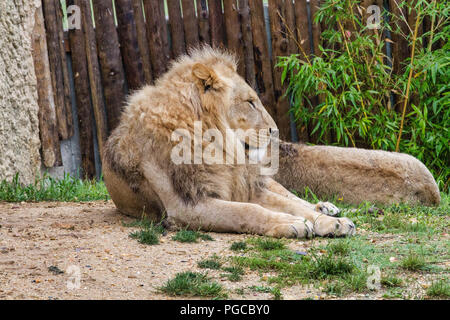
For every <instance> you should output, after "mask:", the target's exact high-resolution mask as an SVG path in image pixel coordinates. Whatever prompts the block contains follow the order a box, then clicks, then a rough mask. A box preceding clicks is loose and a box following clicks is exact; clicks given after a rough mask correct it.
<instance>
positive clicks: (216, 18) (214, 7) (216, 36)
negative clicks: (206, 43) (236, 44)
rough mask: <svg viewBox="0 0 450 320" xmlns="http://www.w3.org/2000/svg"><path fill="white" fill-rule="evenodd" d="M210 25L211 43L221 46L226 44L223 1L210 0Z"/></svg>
mask: <svg viewBox="0 0 450 320" xmlns="http://www.w3.org/2000/svg"><path fill="white" fill-rule="evenodd" d="M208 9H209V25H210V28H211V45H212V46H213V47H220V46H223V45H224V44H225V29H224V23H223V13H222V2H221V1H220V0H208Z"/></svg>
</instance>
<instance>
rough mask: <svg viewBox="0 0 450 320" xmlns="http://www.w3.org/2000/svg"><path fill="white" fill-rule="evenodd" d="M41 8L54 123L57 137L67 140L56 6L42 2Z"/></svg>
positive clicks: (67, 131) (50, 0)
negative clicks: (54, 114) (54, 113)
mask: <svg viewBox="0 0 450 320" xmlns="http://www.w3.org/2000/svg"><path fill="white" fill-rule="evenodd" d="M42 7H43V10H44V17H45V30H46V35H47V48H48V59H49V62H50V75H51V78H52V88H53V94H54V102H55V110H56V122H57V127H58V133H59V137H60V138H61V139H62V140H66V139H68V138H69V130H68V128H67V117H66V104H65V100H64V75H63V65H62V61H61V51H60V39H59V35H60V33H59V31H60V30H59V29H58V23H57V18H56V6H55V1H54V0H43V1H42Z"/></svg>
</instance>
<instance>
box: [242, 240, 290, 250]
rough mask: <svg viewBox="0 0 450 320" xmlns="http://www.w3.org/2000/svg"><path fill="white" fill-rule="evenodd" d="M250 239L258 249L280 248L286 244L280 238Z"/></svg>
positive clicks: (283, 247)
mask: <svg viewBox="0 0 450 320" xmlns="http://www.w3.org/2000/svg"><path fill="white" fill-rule="evenodd" d="M250 241H251V243H252V244H254V245H255V247H256V248H257V249H259V250H282V249H285V248H286V245H285V244H284V243H283V242H282V240H280V239H273V238H254V239H251V240H250Z"/></svg>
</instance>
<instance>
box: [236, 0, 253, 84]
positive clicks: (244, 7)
mask: <svg viewBox="0 0 450 320" xmlns="http://www.w3.org/2000/svg"><path fill="white" fill-rule="evenodd" d="M239 14H240V16H241V21H242V39H243V42H244V44H243V45H244V60H243V61H242V63H244V64H245V80H246V81H247V83H248V84H249V85H250V86H251V87H252V88H256V79H255V59H254V56H253V35H252V24H251V19H250V8H249V6H248V0H239Z"/></svg>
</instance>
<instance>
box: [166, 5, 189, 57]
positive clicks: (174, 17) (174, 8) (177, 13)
mask: <svg viewBox="0 0 450 320" xmlns="http://www.w3.org/2000/svg"><path fill="white" fill-rule="evenodd" d="M167 7H168V10H169V21H170V35H171V39H172V51H173V56H174V57H177V56H179V55H182V54H184V53H186V45H185V40H184V28H183V18H182V17H181V7H180V0H167Z"/></svg>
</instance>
